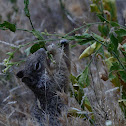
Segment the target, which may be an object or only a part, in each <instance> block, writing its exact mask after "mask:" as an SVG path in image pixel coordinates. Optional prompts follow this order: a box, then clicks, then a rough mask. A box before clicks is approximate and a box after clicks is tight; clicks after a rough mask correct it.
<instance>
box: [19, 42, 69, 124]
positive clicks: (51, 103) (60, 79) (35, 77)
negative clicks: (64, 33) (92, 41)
mask: <svg viewBox="0 0 126 126" xmlns="http://www.w3.org/2000/svg"><path fill="white" fill-rule="evenodd" d="M60 44H61V48H57V47H56V46H55V45H53V44H52V45H50V46H48V47H47V50H48V51H49V52H50V54H51V55H52V56H53V60H54V62H51V61H50V59H49V58H48V56H47V53H46V51H45V49H43V48H41V49H39V50H38V51H36V52H35V53H33V54H32V55H31V56H29V57H28V59H27V61H26V64H25V67H24V69H23V70H20V71H19V72H18V73H17V77H18V78H21V80H22V82H24V83H25V85H27V87H28V88H30V89H31V90H32V91H33V92H34V94H35V97H36V99H37V100H36V105H35V106H34V110H33V114H34V116H35V118H36V119H37V120H38V122H39V123H40V126H45V125H48V126H62V123H61V122H60V121H59V117H60V115H61V111H62V110H63V109H64V107H65V104H64V103H63V101H62V98H61V97H60V96H59V95H57V92H62V91H64V92H67V90H68V87H69V74H70V66H71V65H70V54H69V44H68V42H67V41H66V40H62V41H61V43H60Z"/></svg>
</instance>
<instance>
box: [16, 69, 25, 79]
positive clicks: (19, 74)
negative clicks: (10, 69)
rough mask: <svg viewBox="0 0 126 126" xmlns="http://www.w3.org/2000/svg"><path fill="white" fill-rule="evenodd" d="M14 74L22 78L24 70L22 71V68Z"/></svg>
mask: <svg viewBox="0 0 126 126" xmlns="http://www.w3.org/2000/svg"><path fill="white" fill-rule="evenodd" d="M16 76H17V77H18V78H22V77H23V76H24V71H23V70H21V71H19V72H18V73H17V74H16Z"/></svg>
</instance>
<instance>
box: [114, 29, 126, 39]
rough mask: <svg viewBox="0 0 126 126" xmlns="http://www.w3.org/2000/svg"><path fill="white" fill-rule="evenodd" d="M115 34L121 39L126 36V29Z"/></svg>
mask: <svg viewBox="0 0 126 126" xmlns="http://www.w3.org/2000/svg"><path fill="white" fill-rule="evenodd" d="M115 33H116V34H117V35H118V36H120V37H123V36H126V30H125V29H119V30H117V31H115Z"/></svg>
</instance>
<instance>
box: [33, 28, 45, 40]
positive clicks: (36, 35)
mask: <svg viewBox="0 0 126 126" xmlns="http://www.w3.org/2000/svg"><path fill="white" fill-rule="evenodd" d="M32 33H33V35H34V36H35V37H36V38H37V39H38V40H44V38H43V36H42V34H41V32H39V31H36V30H32Z"/></svg>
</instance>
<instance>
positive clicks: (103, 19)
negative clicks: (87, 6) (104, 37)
mask: <svg viewBox="0 0 126 126" xmlns="http://www.w3.org/2000/svg"><path fill="white" fill-rule="evenodd" d="M97 16H98V18H99V19H100V21H102V22H107V23H109V21H107V20H106V19H105V18H104V17H103V16H102V15H101V14H97Z"/></svg>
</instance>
